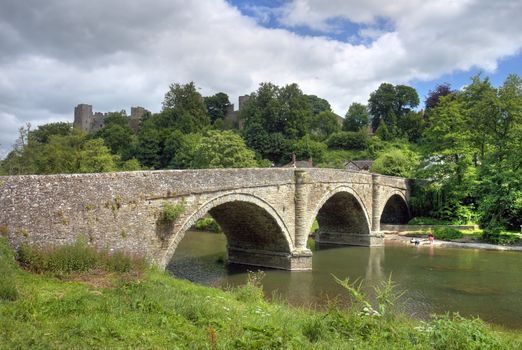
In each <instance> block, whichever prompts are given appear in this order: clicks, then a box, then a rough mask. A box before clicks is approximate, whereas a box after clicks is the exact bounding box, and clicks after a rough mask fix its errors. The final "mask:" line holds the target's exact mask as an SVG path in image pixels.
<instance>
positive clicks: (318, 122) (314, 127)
mask: <svg viewBox="0 0 522 350" xmlns="http://www.w3.org/2000/svg"><path fill="white" fill-rule="evenodd" d="M338 131H341V124H340V123H339V120H338V117H337V114H335V113H333V112H330V111H322V112H319V114H317V115H314V116H312V118H311V122H310V134H311V135H313V136H314V137H315V138H316V139H317V140H324V139H326V138H327V137H328V136H330V135H331V134H333V133H336V132H338Z"/></svg>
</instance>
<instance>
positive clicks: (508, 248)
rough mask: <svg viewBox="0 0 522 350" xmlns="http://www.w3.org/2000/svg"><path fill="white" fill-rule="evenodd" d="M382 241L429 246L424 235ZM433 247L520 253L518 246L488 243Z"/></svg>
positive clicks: (449, 243) (437, 243)
mask: <svg viewBox="0 0 522 350" xmlns="http://www.w3.org/2000/svg"><path fill="white" fill-rule="evenodd" d="M384 239H385V241H387V242H391V243H397V244H404V245H411V246H414V245H415V244H414V243H412V239H413V240H415V239H417V240H419V245H430V243H429V241H428V239H427V238H426V235H425V234H414V233H402V234H400V233H386V234H385V235H384ZM432 245H433V246H435V247H447V248H467V249H484V250H500V251H518V252H522V246H520V245H499V244H489V243H478V242H453V241H441V240H437V239H436V240H434V241H433V243H432Z"/></svg>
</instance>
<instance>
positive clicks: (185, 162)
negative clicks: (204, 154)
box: [169, 134, 202, 169]
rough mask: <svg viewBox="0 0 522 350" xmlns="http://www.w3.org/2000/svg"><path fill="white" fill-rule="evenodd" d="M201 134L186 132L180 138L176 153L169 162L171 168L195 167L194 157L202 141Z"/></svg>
mask: <svg viewBox="0 0 522 350" xmlns="http://www.w3.org/2000/svg"><path fill="white" fill-rule="evenodd" d="M201 138H202V135H201V134H184V135H182V137H181V138H180V139H179V141H180V143H179V146H178V147H177V150H176V153H175V155H174V156H173V157H172V160H171V162H170V164H169V168H171V169H190V168H193V167H194V165H193V164H194V158H195V157H196V153H197V151H198V146H199V144H200V143H201Z"/></svg>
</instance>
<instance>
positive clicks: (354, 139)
mask: <svg viewBox="0 0 522 350" xmlns="http://www.w3.org/2000/svg"><path fill="white" fill-rule="evenodd" d="M326 144H327V145H328V147H330V148H337V149H367V148H368V145H369V144H370V138H369V136H368V134H367V133H366V132H364V131H362V132H353V131H341V132H336V133H334V134H332V135H331V136H330V137H329V138H328V140H327V141H326Z"/></svg>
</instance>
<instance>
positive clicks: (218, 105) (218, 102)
mask: <svg viewBox="0 0 522 350" xmlns="http://www.w3.org/2000/svg"><path fill="white" fill-rule="evenodd" d="M203 100H204V102H205V106H206V107H207V113H208V115H209V116H210V121H211V122H212V123H215V122H216V121H217V120H218V119H224V118H225V116H226V114H227V110H228V108H229V107H230V106H231V103H230V100H229V99H228V95H227V94H225V93H224V92H218V93H217V94H215V95H212V96H207V97H204V99H203Z"/></svg>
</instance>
